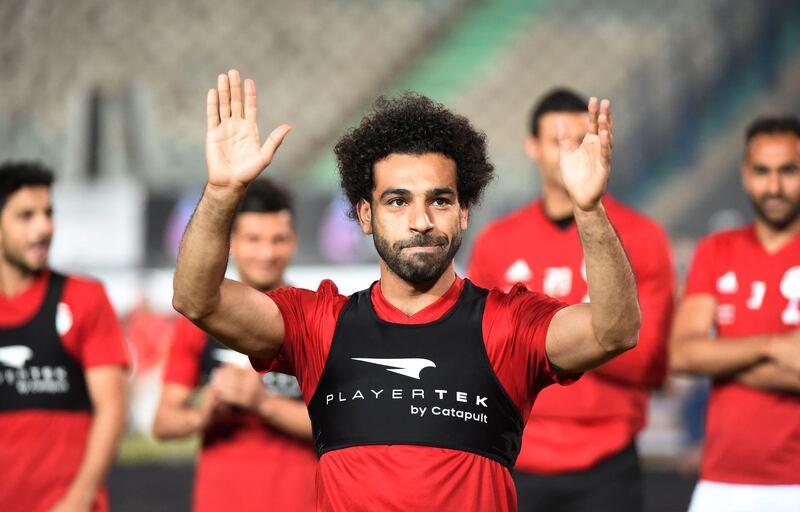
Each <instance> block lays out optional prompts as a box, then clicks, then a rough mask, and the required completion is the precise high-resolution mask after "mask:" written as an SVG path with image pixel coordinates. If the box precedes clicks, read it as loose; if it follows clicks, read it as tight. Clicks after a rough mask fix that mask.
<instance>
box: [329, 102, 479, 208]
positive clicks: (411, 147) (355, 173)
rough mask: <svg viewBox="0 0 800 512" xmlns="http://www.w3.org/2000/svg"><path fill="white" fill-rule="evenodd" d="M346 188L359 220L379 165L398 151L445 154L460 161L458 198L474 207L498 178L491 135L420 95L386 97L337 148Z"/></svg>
mask: <svg viewBox="0 0 800 512" xmlns="http://www.w3.org/2000/svg"><path fill="white" fill-rule="evenodd" d="M334 152H335V153H336V159H337V164H338V167H339V175H340V181H341V186H342V190H344V192H345V194H346V195H347V199H348V200H349V201H350V211H349V215H350V217H351V218H352V219H354V220H356V219H357V218H358V216H357V213H356V208H357V205H358V202H359V200H361V199H364V200H366V201H370V200H371V199H372V191H373V190H374V189H375V182H374V179H373V169H374V166H375V163H376V162H378V161H379V160H381V159H383V158H385V157H387V156H389V155H391V154H393V153H399V154H408V155H422V154H425V153H440V154H443V155H445V156H446V157H448V158H450V159H451V160H453V161H454V162H455V164H456V182H457V184H458V201H459V203H460V204H461V205H462V206H464V207H467V208H468V207H470V206H472V205H475V204H477V203H478V202H479V201H480V197H481V194H482V193H483V189H484V188H486V185H487V184H488V183H489V182H490V181H491V180H492V179H493V178H494V165H492V163H491V162H490V161H489V158H488V156H487V154H486V135H484V133H483V132H480V131H478V130H476V129H475V128H473V127H472V125H471V124H470V122H469V121H468V120H467V118H465V117H464V116H460V115H457V114H454V113H452V112H450V111H449V110H447V109H446V108H445V107H444V105H442V104H440V103H437V102H435V101H433V100H431V99H430V98H427V97H425V96H422V95H420V94H416V93H411V92H406V93H405V94H403V95H402V96H399V97H397V98H386V97H383V96H382V97H380V98H378V100H377V101H376V102H375V105H374V106H373V108H372V111H371V112H370V113H369V114H368V115H367V116H366V117H364V118H363V119H362V120H361V124H359V125H358V126H357V127H355V128H353V129H351V130H350V131H348V132H347V133H346V134H345V135H344V136H343V137H342V138H341V139H340V140H339V142H338V143H337V144H336V148H335V149H334Z"/></svg>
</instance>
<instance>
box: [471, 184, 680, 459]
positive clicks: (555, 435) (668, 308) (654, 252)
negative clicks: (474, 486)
mask: <svg viewBox="0 0 800 512" xmlns="http://www.w3.org/2000/svg"><path fill="white" fill-rule="evenodd" d="M603 206H604V207H605V209H606V213H607V214H608V217H609V219H610V220H611V222H612V223H613V225H614V228H615V229H616V230H617V233H618V234H619V237H620V239H621V240H622V243H623V246H624V247H625V250H626V252H627V253H628V257H629V258H630V262H631V266H632V267H633V272H634V274H635V276H636V282H637V287H638V290H639V304H640V307H641V311H642V327H641V330H640V332H639V345H638V346H637V347H636V348H635V349H633V350H631V351H629V352H626V353H625V354H623V355H621V356H620V357H617V358H616V359H614V360H613V361H610V362H608V363H606V364H605V365H603V366H601V367H600V368H597V369H595V370H593V371H591V372H588V373H587V374H586V375H585V376H584V377H583V378H582V379H581V380H580V382H578V383H576V384H575V385H574V386H569V387H553V388H551V389H548V390H546V391H544V392H543V393H542V394H541V395H540V396H539V398H538V399H537V400H536V407H535V408H534V410H533V414H532V415H531V418H530V420H529V421H528V423H527V426H526V428H525V432H524V435H523V442H522V451H521V452H520V456H519V458H518V459H517V464H516V468H517V469H519V470H523V471H530V472H535V473H540V474H555V473H562V472H568V471H580V470H584V469H587V468H589V467H591V466H593V465H594V464H595V463H597V462H599V461H600V460H601V459H603V458H605V457H608V456H609V455H612V454H614V453H617V452H619V451H620V450H622V449H623V448H625V447H626V446H628V445H629V444H630V443H631V442H633V440H634V438H635V436H636V434H637V433H638V432H639V431H640V430H641V429H642V428H643V427H644V425H645V423H646V408H647V399H648V397H649V393H650V389H651V388H653V387H655V386H658V385H660V384H661V383H662V382H663V381H664V378H665V377H666V365H667V362H666V349H667V339H668V335H669V324H670V317H671V315H672V308H673V295H674V278H673V270H672V261H671V256H670V248H669V242H668V240H667V237H666V235H665V233H664V232H663V230H662V229H661V228H660V227H659V226H658V225H657V224H656V223H655V222H653V221H651V220H649V219H647V218H646V217H644V216H643V215H641V214H639V213H637V212H635V211H633V210H631V209H630V208H627V207H626V206H624V205H622V204H621V203H619V202H617V201H616V200H614V199H613V198H611V197H609V196H605V197H604V198H603ZM468 274H469V276H470V278H471V279H473V280H474V281H475V283H476V284H478V285H479V286H484V287H498V288H503V289H507V288H509V287H510V286H512V285H513V284H514V283H517V282H519V283H522V284H524V285H526V286H527V287H528V288H529V289H530V290H533V291H536V292H543V293H545V294H547V295H550V296H552V297H555V298H556V299H558V300H561V301H564V302H566V303H568V304H575V303H580V302H588V300H589V298H588V295H587V284H586V267H585V263H584V260H583V249H582V248H581V243H580V238H579V236H578V229H577V226H576V225H575V222H572V223H570V224H569V225H566V226H564V227H560V226H559V225H558V224H556V223H554V222H553V221H551V220H549V219H548V218H547V216H546V215H545V212H544V209H543V206H542V203H541V201H535V202H533V203H532V204H530V205H528V206H527V207H525V208H523V209H521V210H518V211H516V212H514V213H511V214H510V215H507V216H505V217H503V218H501V219H499V220H497V221H495V222H494V223H492V224H490V225H489V226H488V227H487V228H486V229H484V231H483V232H482V233H481V234H480V235H479V236H478V239H477V240H476V242H475V245H474V249H473V252H472V257H471V260H470V264H469V269H468Z"/></svg>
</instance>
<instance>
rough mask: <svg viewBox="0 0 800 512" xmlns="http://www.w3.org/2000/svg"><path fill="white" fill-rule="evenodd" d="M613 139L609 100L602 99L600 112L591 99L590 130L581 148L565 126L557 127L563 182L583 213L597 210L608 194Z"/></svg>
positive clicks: (595, 101)
mask: <svg viewBox="0 0 800 512" xmlns="http://www.w3.org/2000/svg"><path fill="white" fill-rule="evenodd" d="M598 110H599V112H598ZM613 140H614V139H613V134H612V126H611V104H610V102H609V101H608V100H603V101H602V102H601V103H600V108H599V109H598V105H597V98H592V99H591V100H589V131H588V133H587V134H586V136H585V137H584V138H583V142H581V144H580V146H577V145H576V143H575V142H574V141H573V139H572V138H571V136H570V133H569V130H568V129H567V126H566V124H564V123H562V124H560V125H559V126H558V142H559V147H560V166H561V179H562V181H563V183H564V188H565V189H566V190H567V193H568V194H569V196H570V198H571V199H572V201H573V203H574V204H575V205H576V206H577V207H578V208H580V209H582V210H592V209H594V208H596V207H597V204H598V203H599V201H600V198H601V197H602V196H603V194H604V193H605V191H606V185H607V184H608V176H609V174H610V172H611V151H612V146H613Z"/></svg>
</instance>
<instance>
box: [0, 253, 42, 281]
mask: <svg viewBox="0 0 800 512" xmlns="http://www.w3.org/2000/svg"><path fill="white" fill-rule="evenodd" d="M0 253H2V254H0V257H2V258H3V261H5V262H6V263H8V264H9V265H11V266H12V267H14V268H16V269H17V270H18V271H19V272H20V273H22V274H25V275H36V274H39V273H40V272H41V271H42V270H44V267H45V265H40V266H39V267H38V268H37V267H33V266H31V265H29V264H28V262H27V261H25V258H23V257H22V256H21V255H19V254H16V253H15V252H14V251H12V250H9V249H7V248H5V247H3V248H0Z"/></svg>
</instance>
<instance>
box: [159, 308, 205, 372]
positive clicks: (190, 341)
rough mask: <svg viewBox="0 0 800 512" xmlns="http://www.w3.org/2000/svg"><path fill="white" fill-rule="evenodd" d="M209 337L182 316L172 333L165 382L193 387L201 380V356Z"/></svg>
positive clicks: (165, 368) (165, 369)
mask: <svg viewBox="0 0 800 512" xmlns="http://www.w3.org/2000/svg"><path fill="white" fill-rule="evenodd" d="M207 339H208V337H207V335H206V333H205V332H203V330H202V329H200V328H199V327H197V326H196V325H194V324H193V323H192V322H190V321H189V320H187V319H186V318H184V317H180V319H179V320H178V322H177V324H175V329H174V330H173V333H172V341H171V342H170V346H169V353H168V354H167V361H166V364H165V365H164V377H163V381H164V382H169V383H172V384H180V385H183V386H186V387H190V388H193V387H195V386H197V384H198V382H199V380H200V365H201V357H202V353H203V348H204V345H205V341H206V340H207Z"/></svg>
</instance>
